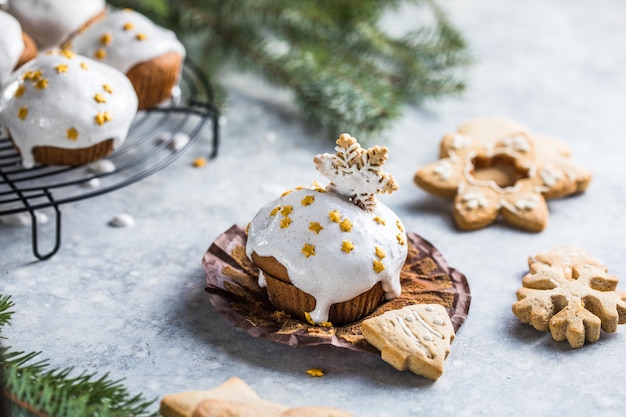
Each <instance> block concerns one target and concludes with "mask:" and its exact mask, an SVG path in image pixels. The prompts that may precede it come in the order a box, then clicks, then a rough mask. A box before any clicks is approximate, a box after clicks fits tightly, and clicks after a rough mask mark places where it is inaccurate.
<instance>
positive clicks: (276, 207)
mask: <svg viewBox="0 0 626 417" xmlns="http://www.w3.org/2000/svg"><path fill="white" fill-rule="evenodd" d="M335 149H336V153H335V154H322V155H318V156H316V157H315V158H314V162H315V165H316V168H317V170H318V171H319V172H320V173H321V174H322V175H324V176H326V177H327V178H328V179H329V180H330V181H331V182H330V184H329V185H328V186H327V187H322V186H321V185H319V184H317V183H314V184H313V185H311V186H308V187H298V188H296V189H294V190H291V191H287V192H285V193H284V194H283V195H282V196H281V197H280V198H278V199H276V200H274V201H272V202H271V203H269V204H268V205H266V206H265V207H263V208H262V209H261V210H259V212H258V213H257V215H256V216H255V217H254V219H253V220H252V222H251V223H250V225H249V228H248V240H247V245H246V254H247V255H248V257H249V258H250V259H251V260H252V261H253V262H254V263H255V264H256V265H257V266H258V267H259V269H260V273H259V285H260V286H261V287H267V293H268V296H269V299H270V301H271V303H272V304H273V305H274V307H276V308H277V309H278V310H283V311H285V312H287V313H289V314H291V315H292V316H294V317H297V318H300V319H303V320H307V321H309V322H311V323H314V324H320V325H324V324H328V323H333V324H342V323H348V322H353V321H356V320H358V319H359V318H362V317H363V316H365V315H367V314H369V313H370V312H371V311H373V310H374V309H375V308H376V306H378V305H379V304H380V303H381V302H382V301H383V300H384V299H392V298H395V297H397V296H399V295H400V292H401V286H400V271H401V269H402V266H403V264H404V262H405V260H406V257H407V238H406V233H405V230H404V226H403V224H402V222H401V221H400V219H399V218H398V217H397V216H396V215H395V213H394V212H393V211H392V210H391V209H389V208H388V207H386V206H385V205H384V204H382V203H380V202H378V201H377V199H376V194H377V193H392V192H393V191H395V190H397V189H398V184H397V183H396V181H395V179H394V178H393V176H391V175H390V174H388V173H386V172H384V171H383V169H382V166H383V164H384V162H385V161H386V159H387V148H385V147H379V146H375V147H373V148H370V149H368V150H365V149H362V148H361V146H360V145H359V144H358V143H357V141H356V139H355V138H353V137H351V136H350V135H348V134H343V135H341V136H340V137H339V139H338V140H337V147H336V148H335Z"/></svg>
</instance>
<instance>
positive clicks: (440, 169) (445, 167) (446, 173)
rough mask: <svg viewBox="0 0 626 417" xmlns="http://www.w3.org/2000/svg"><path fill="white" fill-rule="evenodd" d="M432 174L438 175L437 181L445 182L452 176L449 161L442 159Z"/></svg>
mask: <svg viewBox="0 0 626 417" xmlns="http://www.w3.org/2000/svg"><path fill="white" fill-rule="evenodd" d="M433 172H434V173H435V174H437V175H439V179H440V180H442V181H447V180H449V179H450V177H451V176H452V164H451V163H450V160H449V159H442V160H441V162H439V163H438V164H437V166H436V167H435V169H433Z"/></svg>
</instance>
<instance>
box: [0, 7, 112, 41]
mask: <svg viewBox="0 0 626 417" xmlns="http://www.w3.org/2000/svg"><path fill="white" fill-rule="evenodd" d="M7 7H8V11H9V13H11V14H12V15H13V16H15V17H16V18H17V20H19V21H20V23H21V24H22V28H23V29H24V31H25V32H26V33H28V34H29V35H30V36H31V37H32V38H33V39H34V40H35V42H36V43H37V46H38V47H39V49H41V50H43V49H48V48H52V47H56V46H60V45H61V44H63V43H64V42H66V41H67V40H69V39H70V38H71V36H72V35H73V34H75V33H76V32H78V31H80V30H81V29H82V28H84V27H86V26H88V25H89V24H90V23H91V22H93V21H94V20H97V19H98V18H100V17H101V16H102V15H103V13H104V8H105V2H104V0H80V1H68V0H8V2H7Z"/></svg>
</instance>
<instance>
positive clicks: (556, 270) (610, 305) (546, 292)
mask: <svg viewBox="0 0 626 417" xmlns="http://www.w3.org/2000/svg"><path fill="white" fill-rule="evenodd" d="M528 264H529V266H530V272H529V273H528V274H527V275H526V276H525V277H524V278H523V280H522V285H523V287H522V288H520V289H519V290H518V291H517V294H516V295H517V299H518V301H517V302H516V303H515V304H513V313H514V314H515V316H517V318H518V319H520V321H521V322H522V323H528V324H530V325H532V326H533V327H534V328H535V329H537V330H541V331H547V330H548V329H549V330H550V332H551V333H552V337H553V338H554V340H557V341H564V340H567V341H568V342H569V344H570V346H571V347H573V348H579V347H582V346H583V345H584V344H585V342H595V341H597V340H598V339H599V338H600V328H602V330H604V331H605V332H607V333H613V332H615V331H616V330H617V325H618V324H624V323H626V292H622V291H617V290H616V288H617V283H618V279H617V278H616V277H613V276H610V275H608V274H607V268H606V267H605V266H604V265H602V264H601V263H599V262H598V261H596V260H595V259H593V258H591V257H590V256H589V255H587V254H585V253H584V252H582V251H581V250H579V249H575V248H568V247H560V248H555V249H552V250H550V251H548V252H545V253H542V254H538V255H535V256H533V257H531V258H530V259H529V260H528Z"/></svg>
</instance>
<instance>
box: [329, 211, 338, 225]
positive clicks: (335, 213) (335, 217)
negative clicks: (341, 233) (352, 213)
mask: <svg viewBox="0 0 626 417" xmlns="http://www.w3.org/2000/svg"><path fill="white" fill-rule="evenodd" d="M328 218H329V219H330V221H331V222H335V223H339V221H340V220H341V214H339V210H335V211H331V212H329V213H328Z"/></svg>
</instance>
